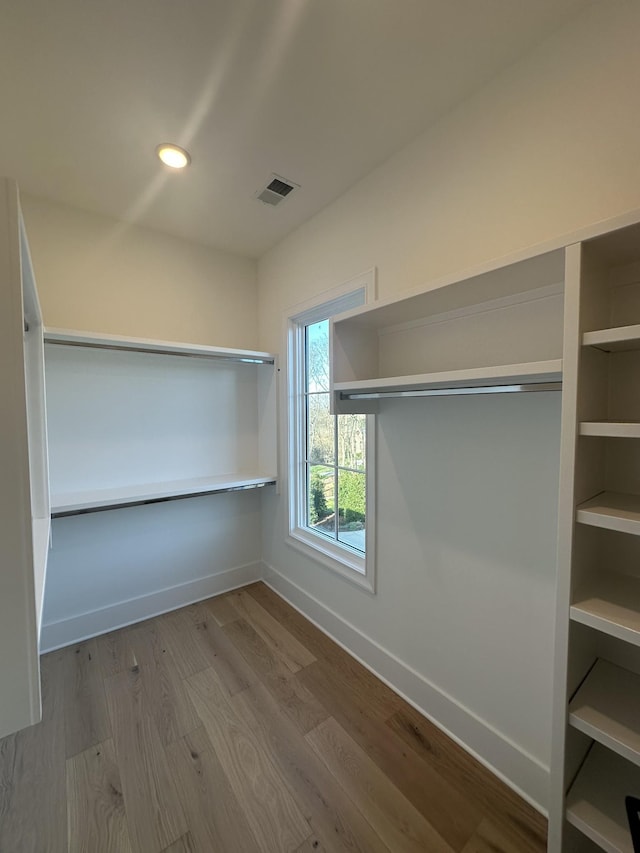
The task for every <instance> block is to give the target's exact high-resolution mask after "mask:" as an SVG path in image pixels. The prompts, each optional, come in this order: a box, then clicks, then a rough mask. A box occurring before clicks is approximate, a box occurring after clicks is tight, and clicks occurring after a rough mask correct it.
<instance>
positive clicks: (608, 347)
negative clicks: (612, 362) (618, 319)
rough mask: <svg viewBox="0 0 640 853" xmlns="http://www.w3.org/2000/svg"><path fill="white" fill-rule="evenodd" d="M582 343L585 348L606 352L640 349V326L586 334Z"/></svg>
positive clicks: (600, 330)
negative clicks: (594, 348)
mask: <svg viewBox="0 0 640 853" xmlns="http://www.w3.org/2000/svg"><path fill="white" fill-rule="evenodd" d="M582 343H583V345H584V346H589V347H596V349H601V350H604V351H605V352H619V351H621V350H635V349H640V325H634V326H618V327H617V328H615V329H598V330H597V331H595V332H585V333H584V335H583V336H582Z"/></svg>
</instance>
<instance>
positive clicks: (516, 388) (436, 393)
mask: <svg viewBox="0 0 640 853" xmlns="http://www.w3.org/2000/svg"><path fill="white" fill-rule="evenodd" d="M528 391H562V382H532V383H530V384H527V385H479V386H477V387H472V388H468V387H467V388H416V389H414V390H411V391H362V392H360V391H359V392H354V393H346V392H340V399H341V400H383V399H384V400H388V399H392V398H396V397H452V396H464V395H473V394H521V393H524V392H528Z"/></svg>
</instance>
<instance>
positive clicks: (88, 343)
mask: <svg viewBox="0 0 640 853" xmlns="http://www.w3.org/2000/svg"><path fill="white" fill-rule="evenodd" d="M44 340H45V343H48V344H62V345H64V346H77V347H89V348H93V349H113V350H125V351H127V352H147V353H159V354H164V355H183V356H191V357H192V358H210V359H225V360H229V361H241V362H246V363H248V364H274V363H275V356H274V355H273V353H269V352H259V351H258V350H245V349H229V348H227V347H210V346H204V345H201V344H185V343H177V342H175V341H157V340H152V339H149V338H127V337H123V336H121V335H105V334H98V333H96V332H79V331H75V330H72V329H52V328H46V329H45V330H44Z"/></svg>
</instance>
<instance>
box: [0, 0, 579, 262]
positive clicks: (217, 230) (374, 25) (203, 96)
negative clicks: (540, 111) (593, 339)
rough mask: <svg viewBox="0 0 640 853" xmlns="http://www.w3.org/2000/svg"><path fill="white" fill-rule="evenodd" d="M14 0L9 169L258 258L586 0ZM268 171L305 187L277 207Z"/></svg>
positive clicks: (29, 185)
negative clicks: (175, 162) (168, 148)
mask: <svg viewBox="0 0 640 853" xmlns="http://www.w3.org/2000/svg"><path fill="white" fill-rule="evenodd" d="M1 5H2V10H1V18H0V20H1V25H0V71H1V73H0V110H1V111H0V115H1V116H2V132H1V133H0V174H5V175H8V176H11V177H15V178H17V179H18V182H19V184H20V186H21V188H22V189H23V190H24V191H27V192H30V193H32V194H34V195H38V196H42V197H44V198H50V199H54V200H57V201H61V202H65V203H68V204H72V205H75V206H77V207H80V208H83V209H86V210H92V211H96V212H100V213H105V214H109V215H111V216H115V217H117V218H119V219H124V220H127V221H134V222H138V223H140V224H144V225H147V226H150V227H153V228H158V229H160V230H162V231H165V232H168V233H171V234H175V235H178V236H181V237H185V238H187V239H190V240H195V241H197V242H200V243H204V244H206V245H210V246H214V247H218V248H222V249H227V250H230V251H233V252H238V253H241V254H244V255H250V256H259V255H260V254H261V253H262V252H264V251H265V250H266V249H268V248H269V247H271V246H272V245H274V244H275V243H277V242H278V241H279V240H280V239H282V238H283V237H284V236H285V235H286V234H287V233H289V232H290V231H292V230H293V229H294V228H296V227H297V226H299V225H300V224H301V223H303V222H304V221H305V220H307V219H309V218H310V217H311V216H313V214H314V213H316V212H317V211H318V210H320V209H321V208H322V207H324V206H325V205H326V204H328V203H329V202H331V201H332V200H333V199H335V198H337V197H338V196H339V195H340V194H342V193H343V192H344V191H345V190H346V189H347V188H348V187H350V186H351V185H353V184H354V183H355V182H356V181H358V180H359V179H360V178H362V177H363V176H364V175H365V174H366V173H367V172H369V171H370V170H371V169H372V168H374V167H375V166H376V165H378V164H379V163H381V162H382V161H383V160H385V159H386V158H387V157H389V156H390V155H391V154H392V153H394V152H395V151H397V150H398V149H400V148H401V147H402V146H403V145H405V144H406V143H408V142H409V141H410V140H411V139H412V138H414V137H415V136H416V135H417V134H418V133H419V132H420V131H421V130H423V129H424V128H425V127H426V126H428V125H429V124H430V123H431V122H433V121H435V120H436V119H437V118H438V117H439V116H440V115H442V114H443V113H444V112H445V111H447V110H448V109H451V108H452V107H453V106H454V105H455V104H456V103H458V102H459V101H460V100H461V99H463V98H464V97H466V96H467V95H469V94H470V93H471V92H472V91H474V90H475V89H478V88H479V87H480V86H481V85H483V83H485V82H486V81H487V80H488V79H489V78H491V77H492V76H494V75H495V74H497V73H498V72H499V71H500V70H502V69H503V68H505V67H506V66H508V65H509V64H511V63H513V62H514V61H516V60H517V59H518V58H519V57H520V56H522V55H523V54H524V53H526V52H527V51H529V50H531V49H532V48H533V47H534V46H535V45H536V43H538V42H539V41H541V40H542V39H543V38H545V37H546V36H547V35H548V34H550V33H551V32H552V31H553V30H554V29H556V28H558V27H559V26H561V25H562V24H563V23H565V22H566V21H567V20H568V18H570V17H571V16H572V15H574V14H576V13H577V12H578V11H579V10H580V9H581V8H582V7H584V6H586V5H588V0H173V2H169V0H106V2H99V0H56V2H52V0H20V2H14V0H1ZM165 141H171V142H177V143H178V144H181V145H183V146H184V147H186V148H188V150H189V151H190V152H191V155H192V158H193V162H192V165H191V166H190V167H189V169H187V170H185V172H182V173H175V172H169V171H168V170H167V169H166V167H163V166H162V165H161V164H160V162H159V161H158V160H157V159H156V158H155V155H154V149H155V146H156V145H157V144H158V143H160V142H165ZM272 173H276V174H278V175H281V176H283V177H285V178H288V179H290V180H292V181H294V182H295V183H297V184H300V189H298V190H296V191H295V192H294V193H292V194H291V195H290V196H289V197H288V198H287V199H286V200H285V201H283V202H282V203H281V204H280V205H279V206H278V207H276V208H274V207H269V206H267V205H265V204H263V203H262V202H260V201H258V200H257V199H256V198H255V194H256V193H257V192H258V191H259V190H261V189H262V188H263V187H264V186H265V185H266V183H267V182H268V181H269V179H270V176H271V174H272Z"/></svg>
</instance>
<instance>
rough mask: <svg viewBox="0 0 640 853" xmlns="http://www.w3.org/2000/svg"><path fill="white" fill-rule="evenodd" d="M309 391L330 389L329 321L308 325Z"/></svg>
mask: <svg viewBox="0 0 640 853" xmlns="http://www.w3.org/2000/svg"><path fill="white" fill-rule="evenodd" d="M306 341H307V352H306V362H307V391H328V390H329V321H328V320H322V321H321V322H320V323H313V324H312V325H310V326H307V335H306Z"/></svg>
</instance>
